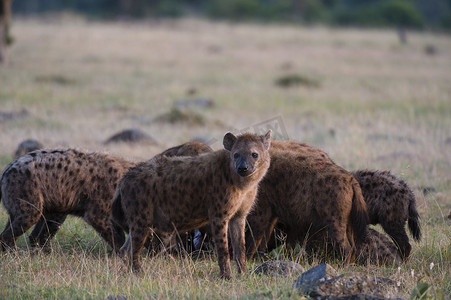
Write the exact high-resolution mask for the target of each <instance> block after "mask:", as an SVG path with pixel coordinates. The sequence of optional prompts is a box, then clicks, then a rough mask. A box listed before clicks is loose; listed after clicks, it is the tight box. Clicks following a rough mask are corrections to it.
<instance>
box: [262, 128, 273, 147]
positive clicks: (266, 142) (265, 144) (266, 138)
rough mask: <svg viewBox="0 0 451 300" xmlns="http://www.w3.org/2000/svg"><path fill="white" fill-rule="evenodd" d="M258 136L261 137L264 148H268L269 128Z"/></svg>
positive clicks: (269, 139) (269, 141) (269, 140)
mask: <svg viewBox="0 0 451 300" xmlns="http://www.w3.org/2000/svg"><path fill="white" fill-rule="evenodd" d="M260 137H261V138H262V142H263V146H265V149H266V150H269V146H270V145H271V130H269V131H268V132H267V133H266V134H265V135H262V136H260Z"/></svg>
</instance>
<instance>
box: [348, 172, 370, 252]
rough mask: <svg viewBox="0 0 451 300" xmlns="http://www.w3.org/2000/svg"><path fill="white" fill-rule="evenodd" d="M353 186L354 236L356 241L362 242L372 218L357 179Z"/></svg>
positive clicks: (352, 225)
mask: <svg viewBox="0 0 451 300" xmlns="http://www.w3.org/2000/svg"><path fill="white" fill-rule="evenodd" d="M352 188H353V190H354V193H353V194H354V195H353V197H352V207H351V216H350V217H351V227H352V230H353V231H354V238H355V241H356V243H358V244H361V243H363V242H365V240H366V237H367V231H368V224H369V223H370V218H369V216H368V211H367V209H366V203H365V199H364V198H363V195H362V190H361V189H360V185H359V183H358V182H357V181H354V182H353V184H352Z"/></svg>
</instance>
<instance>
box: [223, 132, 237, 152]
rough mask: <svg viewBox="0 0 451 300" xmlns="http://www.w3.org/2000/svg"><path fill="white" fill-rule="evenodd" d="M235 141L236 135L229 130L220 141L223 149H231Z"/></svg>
mask: <svg viewBox="0 0 451 300" xmlns="http://www.w3.org/2000/svg"><path fill="white" fill-rule="evenodd" d="M235 142H236V136H235V135H234V134H233V133H231V132H227V133H226V135H225V136H224V140H223V141H222V144H223V145H224V149H226V150H228V151H232V147H233V145H234V144H235Z"/></svg>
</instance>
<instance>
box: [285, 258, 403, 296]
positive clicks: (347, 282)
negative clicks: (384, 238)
mask: <svg viewBox="0 0 451 300" xmlns="http://www.w3.org/2000/svg"><path fill="white" fill-rule="evenodd" d="M328 269H329V270H328ZM328 273H329V274H328ZM331 274H336V272H335V270H334V269H333V268H331V267H330V266H329V265H324V264H323V265H319V266H316V267H314V268H312V269H310V270H308V271H307V272H305V273H303V274H302V275H301V276H300V277H299V278H298V279H297V280H295V282H294V283H293V287H296V288H297V289H298V291H299V292H300V293H301V294H304V295H309V297H311V298H312V299H386V298H396V294H397V293H398V286H397V284H396V282H394V281H393V280H391V279H388V278H382V277H376V276H372V275H368V274H366V273H349V274H344V275H340V276H333V275H332V276H331Z"/></svg>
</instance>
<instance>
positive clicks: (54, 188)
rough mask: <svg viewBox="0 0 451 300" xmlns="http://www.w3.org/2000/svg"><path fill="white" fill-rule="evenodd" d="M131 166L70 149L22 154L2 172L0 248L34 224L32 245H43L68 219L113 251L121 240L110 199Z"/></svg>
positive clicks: (99, 155)
mask: <svg viewBox="0 0 451 300" xmlns="http://www.w3.org/2000/svg"><path fill="white" fill-rule="evenodd" d="M133 165H134V164H133V163H132V162H129V161H126V160H123V159H120V158H116V157H112V156H109V155H107V154H101V153H86V152H82V151H78V150H74V149H65V150H60V149H56V150H37V151H34V152H30V153H28V154H26V155H23V156H21V157H19V158H17V159H16V160H14V161H13V162H12V163H11V164H9V165H8V166H7V167H6V169H5V170H4V171H3V174H2V176H1V180H0V191H1V194H0V195H1V199H2V201H3V205H4V207H5V208H6V211H7V213H8V215H9V220H8V223H7V224H6V226H5V229H4V230H3V232H2V233H1V234H0V244H1V248H2V249H5V248H11V247H14V244H15V240H16V239H17V238H18V237H19V236H20V235H22V234H23V233H24V232H25V231H27V230H28V229H29V228H30V227H31V226H33V225H35V224H36V225H35V227H34V228H33V231H32V232H31V234H30V237H29V239H30V242H31V244H32V245H39V246H44V245H45V244H46V243H47V241H48V240H49V239H51V238H52V237H53V236H54V235H55V234H56V232H57V231H58V229H59V228H60V226H61V224H62V223H63V222H64V220H65V219H66V217H67V215H69V214H70V215H75V216H79V217H82V218H83V219H84V220H85V221H86V222H87V223H88V224H90V225H91V226H92V227H94V229H95V230H96V231H97V232H98V233H99V234H100V235H101V236H102V237H103V238H104V239H105V240H106V241H107V242H108V243H109V244H110V245H111V246H112V247H113V248H114V249H115V250H118V249H119V248H120V246H121V245H122V244H123V242H124V240H125V235H124V232H123V231H122V229H121V228H120V227H119V226H115V225H114V226H113V225H111V217H110V215H111V199H112V197H113V194H114V191H115V190H116V186H117V184H118V182H119V180H120V178H121V177H122V175H123V174H125V173H126V171H128V169H129V168H130V167H132V166H133Z"/></svg>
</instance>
